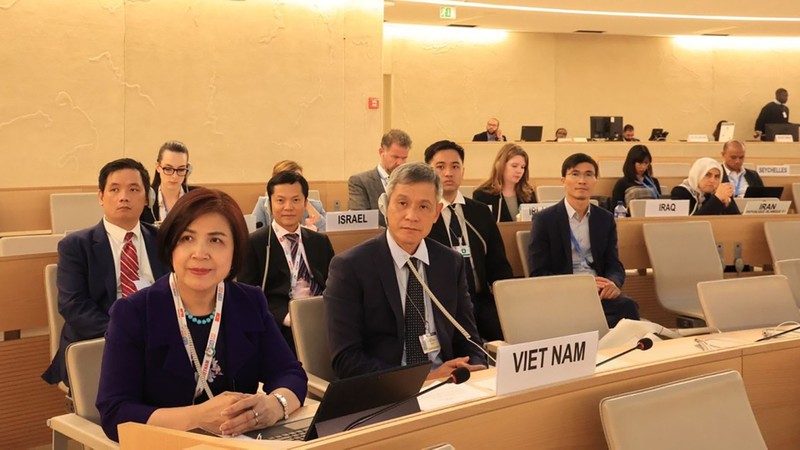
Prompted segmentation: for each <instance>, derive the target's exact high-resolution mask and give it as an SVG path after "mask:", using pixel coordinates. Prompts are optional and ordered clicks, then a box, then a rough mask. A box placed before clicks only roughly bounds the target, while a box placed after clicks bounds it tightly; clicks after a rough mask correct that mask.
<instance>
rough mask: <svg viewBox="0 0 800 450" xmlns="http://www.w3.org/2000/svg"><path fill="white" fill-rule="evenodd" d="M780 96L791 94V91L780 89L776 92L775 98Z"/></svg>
mask: <svg viewBox="0 0 800 450" xmlns="http://www.w3.org/2000/svg"><path fill="white" fill-rule="evenodd" d="M779 94H789V91H787V90H786V89H784V88H778V89H776V90H775V96H776V97H777V96H778V95H779Z"/></svg>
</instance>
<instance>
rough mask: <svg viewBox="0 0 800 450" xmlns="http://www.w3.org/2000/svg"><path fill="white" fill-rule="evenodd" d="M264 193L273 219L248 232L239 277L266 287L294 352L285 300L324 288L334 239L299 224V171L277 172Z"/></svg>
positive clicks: (302, 182) (303, 196) (302, 190)
mask: <svg viewBox="0 0 800 450" xmlns="http://www.w3.org/2000/svg"><path fill="white" fill-rule="evenodd" d="M267 195H268V197H269V200H270V209H271V211H270V212H271V216H272V217H273V220H272V223H271V224H267V226H264V227H261V228H259V229H258V230H256V231H254V232H253V233H252V234H251V235H250V239H249V241H248V252H247V259H246V260H245V264H244V267H243V268H242V272H241V274H239V278H238V280H239V281H241V282H242V283H247V284H249V285H252V286H260V287H261V288H262V289H263V290H264V294H265V295H266V297H267V304H268V305H269V310H270V312H271V313H272V315H273V316H274V318H275V322H277V324H278V328H279V329H280V330H281V333H282V334H283V337H284V338H285V339H286V342H287V343H288V344H289V347H291V349H292V350H293V351H295V353H296V349H295V344H294V338H293V337H292V328H291V326H292V319H291V317H290V316H289V301H291V299H293V298H304V297H312V296H316V295H321V294H322V291H323V290H324V289H325V281H326V280H327V279H328V265H329V264H330V262H331V259H332V258H333V245H331V241H330V239H328V236H326V235H324V234H321V233H317V232H315V231H311V230H309V229H308V228H303V227H301V226H300V222H301V221H302V220H303V214H304V212H305V210H306V206H307V205H306V204H307V202H308V181H306V179H305V178H303V176H302V175H299V174H297V173H296V172H280V173H278V174H277V175H275V176H274V177H272V179H270V180H269V182H268V183H267ZM268 253H269V257H267V254H268ZM265 269H266V271H267V277H266V278H264V270H265Z"/></svg>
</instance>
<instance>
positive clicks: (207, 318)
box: [186, 310, 216, 325]
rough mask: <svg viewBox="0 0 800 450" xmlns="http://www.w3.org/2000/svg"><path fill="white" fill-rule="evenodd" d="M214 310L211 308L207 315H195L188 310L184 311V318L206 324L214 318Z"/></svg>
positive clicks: (198, 323)
mask: <svg viewBox="0 0 800 450" xmlns="http://www.w3.org/2000/svg"><path fill="white" fill-rule="evenodd" d="M215 312H216V311H214V310H212V311H211V314H209V315H207V316H201V317H195V316H193V315H192V314H191V313H190V312H189V311H186V318H187V319H189V320H191V321H192V322H193V323H196V324H197V325H208V324H209V323H211V321H212V320H213V319H214V313H215Z"/></svg>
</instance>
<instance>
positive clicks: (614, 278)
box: [528, 153, 639, 327]
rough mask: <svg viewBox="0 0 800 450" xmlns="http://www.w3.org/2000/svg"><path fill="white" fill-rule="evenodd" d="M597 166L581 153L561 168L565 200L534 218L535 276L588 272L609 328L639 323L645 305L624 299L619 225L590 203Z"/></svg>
mask: <svg viewBox="0 0 800 450" xmlns="http://www.w3.org/2000/svg"><path fill="white" fill-rule="evenodd" d="M597 172H598V168H597V162H595V160H594V159H592V157H591V156H589V155H586V154H583V153H576V154H574V155H571V156H569V157H567V159H566V160H565V161H564V164H563V165H562V167H561V183H562V184H564V200H561V201H560V202H558V203H556V204H555V205H553V206H552V207H550V208H546V209H544V210H542V211H540V212H538V213H537V214H536V215H534V217H533V224H532V228H531V244H530V247H529V249H528V264H529V267H530V276H532V277H539V276H546V275H565V274H572V273H588V274H591V275H592V276H594V277H595V282H596V283H597V291H598V294H599V295H600V300H601V302H600V303H601V305H602V306H603V311H604V312H605V314H606V321H607V322H608V326H609V327H614V326H615V325H616V324H617V322H619V321H620V320H621V319H633V320H638V319H639V305H637V304H636V302H635V301H633V299H631V298H629V297H627V296H624V295H622V293H621V291H620V289H621V288H622V283H623V282H624V281H625V268H624V267H623V266H622V262H621V261H620V260H619V252H618V249H617V224H616V223H615V222H614V217H613V216H612V215H611V213H610V212H608V211H607V210H605V209H603V208H600V207H598V206H594V205H592V204H591V203H589V199H590V198H591V196H592V193H593V191H594V188H595V185H596V184H597Z"/></svg>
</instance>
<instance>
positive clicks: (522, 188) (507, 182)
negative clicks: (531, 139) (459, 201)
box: [472, 144, 536, 222]
mask: <svg viewBox="0 0 800 450" xmlns="http://www.w3.org/2000/svg"><path fill="white" fill-rule="evenodd" d="M472 199H473V200H477V201H479V202H482V203H485V204H487V205H489V206H490V207H491V208H492V215H494V218H495V221H497V222H512V221H514V220H515V219H516V217H517V214H518V213H519V205H520V204H522V203H536V194H535V193H534V192H533V186H531V185H530V184H528V154H527V153H526V152H525V150H524V149H523V148H522V147H520V146H519V145H517V144H506V145H504V146H503V147H502V148H500V151H498V152H497V157H495V160H494V166H493V167H492V173H491V175H489V179H488V180H486V181H484V182H483V183H481V185H480V186H478V187H477V188H476V189H475V192H474V193H473V194H472Z"/></svg>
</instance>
